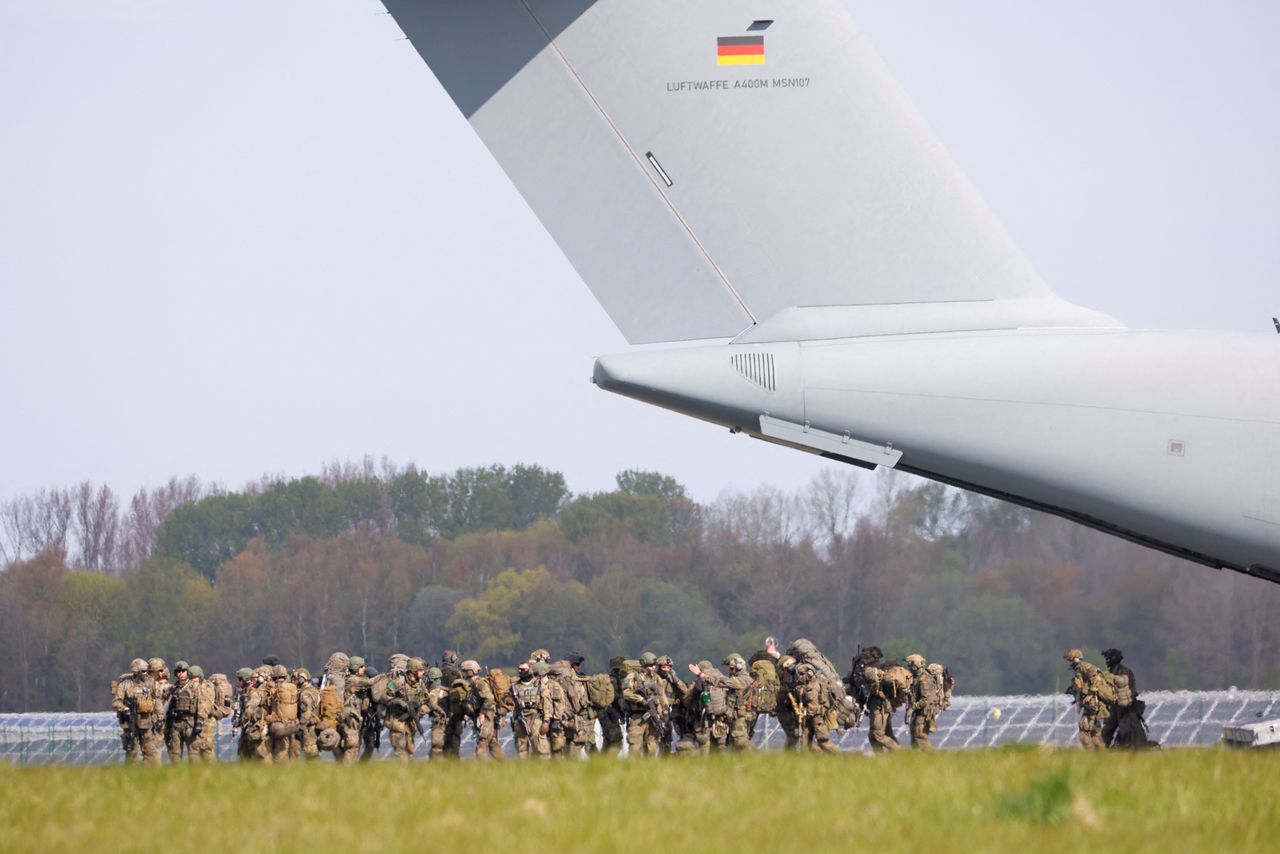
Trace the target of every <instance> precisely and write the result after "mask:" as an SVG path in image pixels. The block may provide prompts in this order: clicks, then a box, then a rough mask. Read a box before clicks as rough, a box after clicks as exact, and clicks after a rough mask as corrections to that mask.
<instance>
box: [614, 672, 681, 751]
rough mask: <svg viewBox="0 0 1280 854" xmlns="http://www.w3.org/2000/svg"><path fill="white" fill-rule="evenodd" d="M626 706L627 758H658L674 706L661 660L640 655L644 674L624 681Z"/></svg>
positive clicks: (623, 694) (623, 698) (625, 678)
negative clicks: (668, 702)
mask: <svg viewBox="0 0 1280 854" xmlns="http://www.w3.org/2000/svg"><path fill="white" fill-rule="evenodd" d="M621 687H622V702H623V705H624V707H625V708H626V711H627V755H628V756H657V755H658V754H659V753H660V752H662V741H661V739H662V736H663V733H664V732H665V729H666V723H665V722H666V720H667V719H668V718H669V717H670V708H671V707H670V706H669V705H664V699H665V697H666V695H665V693H664V691H663V687H662V680H661V679H660V678H659V676H658V656H656V655H655V654H653V653H652V652H643V653H641V654H640V671H639V672H638V673H637V672H635V671H632V672H629V673H626V674H624V675H623V677H622V685H621Z"/></svg>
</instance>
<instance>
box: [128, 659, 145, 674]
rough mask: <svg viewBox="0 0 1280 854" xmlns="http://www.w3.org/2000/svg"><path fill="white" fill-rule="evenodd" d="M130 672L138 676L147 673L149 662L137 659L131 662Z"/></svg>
mask: <svg viewBox="0 0 1280 854" xmlns="http://www.w3.org/2000/svg"><path fill="white" fill-rule="evenodd" d="M129 672H130V673H132V674H133V675H135V676H137V675H138V674H139V673H146V672H147V660H146V659H145V658H135V659H134V660H133V661H130V662H129Z"/></svg>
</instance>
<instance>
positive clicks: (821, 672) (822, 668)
mask: <svg viewBox="0 0 1280 854" xmlns="http://www.w3.org/2000/svg"><path fill="white" fill-rule="evenodd" d="M787 655H789V656H791V657H792V658H794V659H795V660H796V661H797V662H798V663H802V664H811V665H813V668H814V669H815V670H817V671H818V678H820V679H822V680H823V681H824V682H826V683H827V685H828V687H829V688H830V689H831V690H830V697H831V706H832V708H833V709H835V711H836V717H837V719H838V721H839V723H840V726H842V727H847V726H850V725H851V724H852V723H853V721H854V720H855V714H854V708H853V703H851V702H850V701H849V698H848V697H847V695H846V694H845V693H844V680H843V679H841V678H840V671H839V670H837V669H836V666H835V665H834V664H832V663H831V659H829V658H827V657H826V656H825V655H823V654H822V651H821V650H820V649H818V648H817V647H816V646H815V645H814V643H813V641H811V640H808V639H807V638H797V639H796V640H795V641H794V642H792V644H791V646H789V647H787Z"/></svg>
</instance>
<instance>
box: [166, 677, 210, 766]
mask: <svg viewBox="0 0 1280 854" xmlns="http://www.w3.org/2000/svg"><path fill="white" fill-rule="evenodd" d="M179 664H181V662H179ZM177 667H178V665H174V673H175V674H176V673H177V672H178V670H177ZM188 674H189V676H190V678H191V684H192V686H193V687H194V689H195V694H196V703H195V706H196V709H195V712H196V714H195V725H194V726H193V732H192V735H191V740H190V742H189V744H188V746H187V750H188V755H189V756H190V757H191V759H193V760H195V759H199V760H200V761H202V762H217V761H218V755H217V751H216V747H217V745H216V737H217V735H218V718H217V717H215V712H216V711H217V700H218V698H217V691H216V689H215V688H214V687H213V683H211V682H209V681H207V680H206V679H205V678H204V669H203V668H201V667H199V666H197V665H194V664H193V665H191V666H190V667H189V668H188Z"/></svg>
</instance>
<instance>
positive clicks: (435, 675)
mask: <svg viewBox="0 0 1280 854" xmlns="http://www.w3.org/2000/svg"><path fill="white" fill-rule="evenodd" d="M427 679H429V680H431V681H432V682H439V681H440V680H442V679H444V671H442V670H441V669H440V668H439V667H428V668H427Z"/></svg>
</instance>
